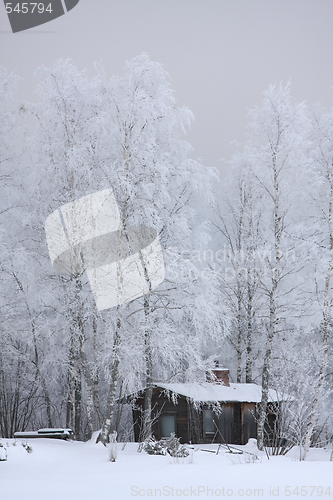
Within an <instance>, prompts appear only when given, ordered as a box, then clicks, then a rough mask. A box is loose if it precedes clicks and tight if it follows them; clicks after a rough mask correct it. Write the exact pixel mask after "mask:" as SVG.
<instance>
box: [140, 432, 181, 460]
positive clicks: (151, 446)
mask: <svg viewBox="0 0 333 500" xmlns="http://www.w3.org/2000/svg"><path fill="white" fill-rule="evenodd" d="M179 440H180V438H177V437H176V436H175V434H173V433H172V434H171V436H170V437H169V438H167V439H161V440H160V441H156V440H155V439H154V438H150V439H148V440H147V441H146V442H145V443H144V445H143V449H144V450H145V451H146V452H147V453H148V454H149V455H166V454H167V453H168V454H169V455H170V456H171V457H175V458H184V457H188V455H189V454H190V452H189V451H188V450H187V449H186V448H185V446H183V445H181V444H180V442H179Z"/></svg>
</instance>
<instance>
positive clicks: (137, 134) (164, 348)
mask: <svg viewBox="0 0 333 500" xmlns="http://www.w3.org/2000/svg"><path fill="white" fill-rule="evenodd" d="M110 89H111V91H110V107H111V110H112V111H110V116H112V119H113V122H112V134H111V136H110V140H111V141H112V143H111V145H110V162H109V166H108V167H107V168H106V169H105V172H106V175H107V177H108V180H109V183H110V185H112V186H113V189H114V192H115V195H116V199H117V202H118V206H119V208H120V212H121V218H122V223H123V227H124V230H125V232H126V230H127V229H126V228H127V227H129V226H148V227H151V228H153V229H154V230H155V231H156V232H157V234H158V235H159V238H160V241H161V245H162V248H163V249H164V250H165V253H164V259H165V266H166V279H165V281H164V283H163V284H162V285H161V286H160V287H159V288H157V289H156V290H151V286H150V283H149V278H148V277H147V284H148V289H149V290H150V291H149V293H148V294H146V295H145V296H144V297H143V298H142V299H137V300H136V301H135V302H134V303H133V304H129V305H128V306H125V307H121V308H120V310H119V326H120V325H122V327H123V328H127V329H128V328H131V329H133V330H134V331H136V332H138V333H139V337H138V344H139V346H141V349H142V358H141V359H142V360H144V364H143V366H142V365H141V367H140V369H139V373H140V372H141V376H140V377H139V379H140V380H141V383H142V384H143V386H144V388H145V404H144V415H143V429H142V439H145V438H147V437H148V436H149V435H151V421H152V415H151V413H152V408H151V398H152V391H153V383H154V381H155V380H157V379H161V378H162V379H163V378H164V377H166V376H168V377H170V375H176V374H177V372H180V373H181V374H182V375H184V372H185V370H186V369H187V370H188V373H189V372H190V371H191V370H192V369H193V367H194V366H195V365H196V366H199V365H200V362H199V359H200V357H199V356H198V353H197V352H196V351H195V349H194V347H195V341H193V339H192V340H191V336H192V337H193V336H194V334H195V333H196V334H198V333H199V332H200V333H201V334H203V333H205V334H209V333H212V332H213V331H216V330H217V329H218V321H217V313H216V308H215V306H216V294H215V293H214V291H215V288H214V286H215V283H214V280H213V279H212V280H211V281H210V280H209V279H206V280H205V279H203V278H200V276H197V275H196V276H193V277H191V275H190V271H191V261H190V259H182V258H181V255H182V251H183V250H187V251H188V250H190V249H191V250H193V249H194V248H198V249H199V248H202V247H203V246H205V245H207V241H208V239H209V236H208V232H207V227H206V224H205V223H197V221H196V217H197V214H196V210H195V206H196V197H197V198H198V196H199V195H200V197H202V198H204V199H205V202H206V203H207V204H209V203H210V201H211V200H212V199H213V191H212V179H213V178H214V175H215V174H214V173H213V171H212V170H210V169H207V168H204V167H203V166H202V165H200V164H199V163H198V162H196V161H194V160H191V159H190V157H189V156H190V153H191V147H190V146H189V144H188V143H187V142H185V141H184V140H182V139H181V136H180V134H181V133H184V131H185V129H186V127H188V126H189V125H190V123H191V121H192V120H193V115H192V113H191V112H190V111H189V110H188V109H186V108H179V107H177V106H176V103H175V99H174V96H173V92H172V90H171V88H170V84H169V77H168V75H167V73H166V72H165V71H164V69H163V67H162V65H161V64H159V63H156V62H152V61H151V60H150V59H149V57H148V56H147V55H145V54H142V55H140V56H138V57H136V58H135V59H133V60H132V61H130V62H129V63H127V74H126V76H125V77H124V78H119V77H117V78H114V79H113V80H112V81H111V85H110ZM167 250H168V251H167ZM192 267H193V266H192ZM207 278H208V277H207ZM199 284H200V286H199ZM189 324H190V325H191V326H190V327H189V326H188V325H189ZM174 342H175V343H174ZM185 344H186V345H187V348H186V349H184V347H182V346H185ZM176 346H178V347H176ZM167 374H168V375H167ZM129 375H131V373H130V374H129ZM133 375H134V376H136V378H138V377H137V372H135V370H134V371H133V373H132V382H130V380H129V381H128V384H129V385H128V386H129V387H130V386H131V385H132V386H133ZM142 375H143V378H142ZM130 378H131V377H129V379H130ZM111 389H112V391H113V392H114V391H115V389H114V382H111V386H110V390H111ZM109 399H110V401H112V400H113V399H114V398H112V397H111V398H109ZM111 422H112V417H111V415H110V417H109V419H108V423H107V425H105V426H104V427H103V430H102V433H101V436H100V439H102V440H103V441H105V440H106V439H107V436H108V434H109V433H110V432H111V430H113V429H112V423H111Z"/></svg>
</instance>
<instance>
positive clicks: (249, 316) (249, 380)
mask: <svg viewBox="0 0 333 500" xmlns="http://www.w3.org/2000/svg"><path fill="white" fill-rule="evenodd" d="M246 313H247V338H246V365H245V377H246V378H245V382H246V383H247V384H251V383H252V364H253V359H252V326H253V317H252V291H251V287H250V286H249V285H248V294H247V310H246Z"/></svg>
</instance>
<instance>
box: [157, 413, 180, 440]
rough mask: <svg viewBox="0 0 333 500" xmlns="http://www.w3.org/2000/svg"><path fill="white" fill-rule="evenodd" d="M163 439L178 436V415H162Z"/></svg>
mask: <svg viewBox="0 0 333 500" xmlns="http://www.w3.org/2000/svg"><path fill="white" fill-rule="evenodd" d="M160 424H161V437H162V438H164V437H170V435H171V434H172V433H174V434H176V415H172V414H171V415H170V414H169V415H161V417H160Z"/></svg>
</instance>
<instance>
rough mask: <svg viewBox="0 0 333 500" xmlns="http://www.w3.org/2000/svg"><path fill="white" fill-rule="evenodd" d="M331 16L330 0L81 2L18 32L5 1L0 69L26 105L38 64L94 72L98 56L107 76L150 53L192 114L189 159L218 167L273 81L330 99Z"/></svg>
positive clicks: (304, 95)
mask: <svg viewBox="0 0 333 500" xmlns="http://www.w3.org/2000/svg"><path fill="white" fill-rule="evenodd" d="M50 1H51V0H50ZM15 3H16V2H15V1H14V2H13V4H15ZM332 21H333V1H332V0H80V2H79V4H78V5H77V6H76V7H75V8H74V9H72V10H71V11H70V12H68V13H67V14H66V15H64V16H62V17H60V18H58V19H55V20H54V21H52V22H50V23H47V24H44V25H42V26H39V27H37V28H33V29H31V30H27V31H25V32H20V33H15V34H13V33H11V31H10V25H9V21H8V19H7V15H6V12H5V8H4V5H3V3H2V2H1V4H0V65H1V66H3V67H5V68H6V69H7V70H8V71H12V70H13V69H15V68H16V72H17V73H18V74H20V76H22V77H23V78H24V80H23V81H22V82H21V83H20V87H19V92H18V94H17V99H18V100H19V101H23V100H33V99H34V93H33V92H34V89H35V85H36V80H35V78H34V71H35V69H36V68H37V67H38V66H40V65H42V64H44V65H50V64H52V63H53V62H55V61H56V60H57V59H58V58H59V57H70V58H72V60H73V62H74V63H75V64H76V65H77V66H78V67H79V69H84V68H87V69H88V70H89V69H91V68H92V66H93V62H94V61H99V60H101V59H102V61H103V63H104V65H105V67H106V69H107V72H108V74H109V75H110V76H111V75H112V74H113V73H122V72H123V68H124V63H125V61H126V60H127V59H131V58H132V57H135V56H136V55H138V54H139V53H141V52H147V53H148V54H149V56H150V57H151V59H153V60H156V61H159V62H161V63H162V64H163V65H164V68H165V69H166V70H167V71H168V72H169V74H170V75H171V78H172V88H173V89H174V90H175V97H176V100H177V103H178V105H186V106H188V107H189V108H190V109H191V110H192V111H193V112H194V114H195V116H196V121H195V123H194V125H193V126H192V129H191V131H190V132H189V133H188V135H187V139H188V140H189V142H190V143H191V144H192V146H193V147H194V149H195V153H194V155H193V156H194V157H195V158H201V159H202V161H203V163H204V165H207V166H215V167H218V168H222V165H221V162H220V159H221V158H226V159H229V158H230V156H231V154H232V152H233V151H234V149H235V146H232V145H230V142H231V141H233V140H237V141H243V140H244V133H245V128H246V125H247V122H248V119H247V117H246V113H247V110H248V109H249V108H252V107H253V106H255V105H260V103H261V101H262V93H263V91H264V90H265V89H266V88H267V87H268V85H269V84H270V83H275V82H280V81H284V82H287V81H288V80H289V79H291V81H292V94H293V96H294V98H295V100H296V101H303V100H307V101H308V102H310V103H312V102H317V101H320V102H321V103H322V104H324V105H331V103H332V97H333V91H332V88H331V85H332V84H333V28H332Z"/></svg>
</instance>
